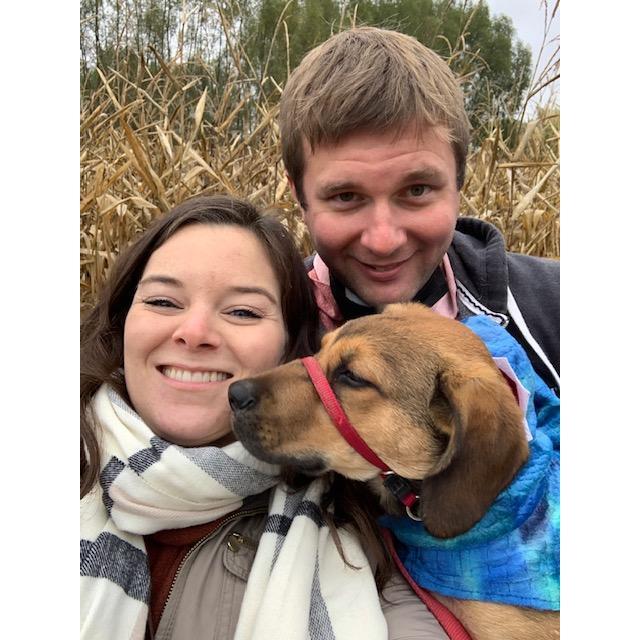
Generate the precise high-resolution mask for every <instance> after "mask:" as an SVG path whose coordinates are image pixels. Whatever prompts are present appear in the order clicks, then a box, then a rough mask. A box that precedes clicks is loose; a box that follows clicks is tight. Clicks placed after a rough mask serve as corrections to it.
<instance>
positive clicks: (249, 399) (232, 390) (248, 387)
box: [229, 380, 258, 411]
mask: <svg viewBox="0 0 640 640" xmlns="http://www.w3.org/2000/svg"><path fill="white" fill-rule="evenodd" d="M257 391H258V390H257V385H256V384H255V382H253V381H251V380H238V381H237V382H234V383H233V384H231V385H229V404H230V405H231V408H232V409H233V411H242V410H244V409H250V408H251V407H253V406H254V405H255V404H256V403H257V402H258V399H257V396H258V393H257Z"/></svg>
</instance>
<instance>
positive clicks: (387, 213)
mask: <svg viewBox="0 0 640 640" xmlns="http://www.w3.org/2000/svg"><path fill="white" fill-rule="evenodd" d="M374 207H375V208H374V209H373V211H372V213H371V217H370V220H369V224H368V225H367V228H366V229H365V230H364V231H363V232H362V235H361V236H360V243H361V244H362V246H363V247H365V248H366V249H368V250H369V251H370V252H371V253H374V254H376V255H379V256H390V255H392V254H393V253H395V252H396V251H397V250H398V249H399V248H400V247H401V246H402V245H403V244H405V243H406V241H407V234H406V231H405V229H404V228H403V227H402V225H401V221H400V220H399V219H398V215H397V214H396V213H394V211H393V209H392V208H391V207H390V206H389V205H388V204H386V203H384V204H375V205H374Z"/></svg>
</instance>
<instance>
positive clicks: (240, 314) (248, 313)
mask: <svg viewBox="0 0 640 640" xmlns="http://www.w3.org/2000/svg"><path fill="white" fill-rule="evenodd" d="M229 314H230V315H232V316H234V317H236V318H254V319H257V318H261V317H262V316H261V315H260V314H259V313H257V312H255V311H253V310H251V309H233V311H230V312H229Z"/></svg>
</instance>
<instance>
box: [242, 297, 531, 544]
mask: <svg viewBox="0 0 640 640" xmlns="http://www.w3.org/2000/svg"><path fill="white" fill-rule="evenodd" d="M316 358H317V360H318V362H319V364H320V366H321V367H322V370H323V371H324V373H325V375H326V377H327V379H328V381H329V383H330V385H331V387H332V389H333V391H334V393H335V395H336V397H337V398H338V400H339V402H340V404H341V405H342V408H343V409H344V411H345V413H346V414H347V416H348V418H349V420H350V421H351V423H352V424H353V426H354V427H355V429H356V430H357V431H358V433H359V434H360V436H361V437H362V439H363V440H364V441H365V442H366V443H367V444H368V446H369V447H370V448H371V449H373V451H375V452H376V453H377V454H378V456H379V457H380V458H382V460H384V462H386V463H387V465H388V466H389V467H390V468H391V469H393V470H394V471H395V472H396V473H398V474H399V475H401V476H404V477H405V478H408V479H413V480H420V481H421V482H422V486H421V492H420V493H421V496H420V497H421V507H420V508H421V515H422V518H423V521H424V522H425V526H426V527H427V529H428V530H429V531H430V532H431V533H432V534H433V535H439V536H443V537H446V536H450V535H457V534H458V533H461V532H462V531H465V530H467V529H468V528H470V527H471V526H473V524H474V523H475V522H477V520H479V519H480V517H482V515H483V514H484V513H485V511H486V509H488V507H489V506H490V504H491V502H492V501H493V500H494V498H495V497H496V496H497V494H498V493H499V492H500V491H501V490H502V489H503V488H504V487H505V486H506V485H507V484H508V483H509V482H510V480H511V478H512V477H513V475H514V474H515V472H516V471H517V469H518V468H519V467H520V466H521V465H522V463H523V462H524V461H525V460H526V457H527V455H528V448H527V443H526V438H525V434H524V430H523V428H522V413H521V411H520V409H519V407H518V405H517V403H516V402H515V400H514V398H513V395H512V393H511V390H510V388H509V386H508V385H507V383H506V382H505V381H504V379H503V378H502V375H501V373H500V372H499V371H498V369H497V368H496V366H495V364H494V363H493V360H492V358H491V356H490V355H489V353H488V352H487V350H486V348H485V346H484V344H483V343H482V341H481V340H480V339H479V338H478V337H477V336H476V335H475V334H474V333H473V332H472V331H471V330H469V329H468V328H467V327H465V326H464V325H462V324H461V323H459V322H456V321H453V320H449V319H447V318H443V317H442V316H439V315H438V314H436V313H435V312H433V311H431V310H430V309H428V308H426V307H425V306H423V305H420V304H394V305H389V306H388V307H386V308H385V310H384V312H383V313H381V314H379V315H374V316H367V317H365V318H359V319H357V320H352V321H350V322H347V323H346V324H345V325H344V326H343V327H341V328H340V329H337V330H336V331H333V332H332V333H330V334H327V335H326V336H325V337H324V339H323V341H322V348H321V350H320V352H319V353H318V354H317V356H316ZM229 397H230V401H231V404H232V408H233V430H234V432H235V433H236V435H237V436H238V438H239V439H240V440H241V441H242V442H243V443H244V445H245V446H246V447H247V449H248V450H249V451H251V452H252V453H253V454H254V455H256V456H257V457H259V458H261V459H264V460H267V461H269V462H275V463H280V464H289V465H294V466H296V467H298V468H299V469H301V470H303V471H306V472H307V473H310V474H315V473H322V472H324V471H329V470H333V471H336V472H338V473H340V474H342V475H344V476H346V477H348V478H353V479H356V480H369V479H372V478H375V477H376V476H377V475H378V474H379V470H378V469H377V468H376V467H374V466H372V465H371V464H370V463H369V462H367V461H366V460H365V459H364V458H362V457H361V456H360V455H359V454H358V453H357V452H356V451H355V450H354V449H352V448H351V446H350V445H349V444H348V443H347V442H346V441H345V440H344V439H343V437H342V436H341V435H340V433H339V432H338V430H337V429H336V427H335V426H334V425H333V423H332V422H331V419H330V418H329V415H328V414H327V412H326V409H325V408H324V406H323V405H322V403H321V401H320V399H319V397H318V394H317V392H316V390H315V388H314V387H313V384H312V383H311V380H310V379H309V376H308V374H307V371H306V370H305V368H304V367H303V365H302V364H301V362H300V361H294V362H291V363H289V364H286V365H282V366H280V367H277V368H276V369H272V370H271V371H268V372H266V373H264V374H262V375H259V376H256V377H254V378H250V379H247V380H241V381H239V382H236V383H234V384H233V385H231V387H230V390H229Z"/></svg>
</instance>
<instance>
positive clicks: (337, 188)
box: [318, 180, 358, 198]
mask: <svg viewBox="0 0 640 640" xmlns="http://www.w3.org/2000/svg"><path fill="white" fill-rule="evenodd" d="M357 190H358V184H357V183H356V182H354V181H353V180H335V181H331V182H325V183H324V184H320V185H319V186H318V196H319V197H321V198H323V197H324V198H326V197H328V196H331V195H334V194H336V193H342V192H345V191H357Z"/></svg>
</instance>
